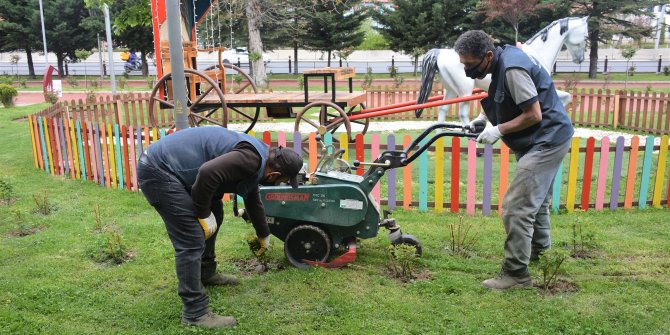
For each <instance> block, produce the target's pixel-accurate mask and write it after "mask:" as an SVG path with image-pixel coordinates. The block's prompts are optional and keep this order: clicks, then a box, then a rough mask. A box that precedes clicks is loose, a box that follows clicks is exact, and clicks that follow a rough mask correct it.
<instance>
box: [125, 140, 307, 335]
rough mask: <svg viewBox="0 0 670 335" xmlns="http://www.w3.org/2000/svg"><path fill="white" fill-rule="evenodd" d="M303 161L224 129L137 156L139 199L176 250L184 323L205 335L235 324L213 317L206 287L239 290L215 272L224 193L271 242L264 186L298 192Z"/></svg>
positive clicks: (164, 143) (263, 246)
mask: <svg viewBox="0 0 670 335" xmlns="http://www.w3.org/2000/svg"><path fill="white" fill-rule="evenodd" d="M302 165H303V162H302V158H301V157H300V156H299V155H298V154H297V153H295V152H294V151H292V150H290V149H286V148H282V147H279V148H272V149H269V148H268V146H267V145H266V144H265V143H263V142H261V141H259V140H257V139H256V138H253V137H251V136H249V135H246V134H243V133H238V132H233V131H230V130H227V129H225V128H221V127H199V128H190V129H184V130H181V131H178V132H176V133H174V134H171V135H168V136H166V137H164V138H162V139H160V140H159V141H158V142H155V143H153V144H151V145H150V146H149V147H148V148H147V149H146V151H145V152H144V153H143V154H142V155H141V156H140V159H139V162H138V167H137V180H138V184H139V186H140V188H141V189H142V193H144V196H145V197H146V198H147V200H148V201H149V203H150V204H151V205H152V206H153V207H154V208H155V209H156V211H158V213H159V214H160V216H161V218H162V219H163V221H164V222H165V227H166V228H167V232H168V235H169V236H170V240H171V241H172V245H173V247H174V249H175V263H176V271H177V278H178V279H179V286H178V291H179V296H180V297H181V300H182V303H183V304H184V308H183V312H182V318H181V320H182V323H183V324H186V325H196V326H202V327H206V328H221V327H232V326H235V324H236V321H235V319H234V318H233V317H229V316H219V315H216V314H214V313H212V312H210V311H209V307H208V305H209V298H208V297H207V294H206V292H205V289H204V285H229V284H237V282H238V280H237V278H235V277H233V276H228V275H223V274H220V273H217V272H216V261H215V253H214V245H215V242H216V235H217V233H218V231H219V227H220V226H221V224H222V223H223V204H222V203H221V198H222V197H223V195H224V193H236V194H238V195H240V196H241V197H242V198H243V199H244V203H245V207H246V210H247V213H248V214H249V217H250V219H251V222H252V224H253V227H254V229H255V230H256V236H257V238H258V241H259V243H260V245H261V249H260V250H259V256H260V254H262V253H263V252H265V250H267V248H268V247H269V243H270V231H269V228H268V226H267V223H266V222H265V210H264V209H263V203H262V202H261V199H260V196H259V189H258V185H259V184H266V183H267V184H277V183H279V182H287V183H289V184H290V185H291V186H293V187H294V188H296V187H298V181H297V174H298V172H299V171H300V169H301V168H302Z"/></svg>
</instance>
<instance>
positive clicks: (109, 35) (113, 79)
mask: <svg viewBox="0 0 670 335" xmlns="http://www.w3.org/2000/svg"><path fill="white" fill-rule="evenodd" d="M102 9H103V12H104V13H105V30H106V31H107V55H108V57H109V60H108V62H109V74H110V81H111V83H112V96H114V95H116V77H115V76H114V50H113V47H112V27H111V25H110V23H109V21H110V20H109V6H107V4H104V5H103V7H102Z"/></svg>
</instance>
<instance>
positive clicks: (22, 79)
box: [19, 78, 28, 88]
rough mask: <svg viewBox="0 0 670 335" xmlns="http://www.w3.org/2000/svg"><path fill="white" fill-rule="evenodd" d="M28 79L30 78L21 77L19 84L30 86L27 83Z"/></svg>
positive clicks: (23, 86) (24, 86)
mask: <svg viewBox="0 0 670 335" xmlns="http://www.w3.org/2000/svg"><path fill="white" fill-rule="evenodd" d="M27 81H28V80H27V79H26V78H19V86H20V87H22V88H26V87H28V85H26V82H27Z"/></svg>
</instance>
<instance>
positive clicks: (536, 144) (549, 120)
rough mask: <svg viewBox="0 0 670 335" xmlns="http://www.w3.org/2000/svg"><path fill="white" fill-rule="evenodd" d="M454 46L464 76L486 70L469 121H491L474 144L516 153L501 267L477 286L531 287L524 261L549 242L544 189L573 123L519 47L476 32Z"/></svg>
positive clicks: (543, 75) (475, 75) (475, 123)
mask: <svg viewBox="0 0 670 335" xmlns="http://www.w3.org/2000/svg"><path fill="white" fill-rule="evenodd" d="M454 49H455V50H456V53H458V55H459V56H460V60H461V63H463V65H464V67H465V73H466V75H467V76H468V77H470V78H473V79H482V78H484V76H486V75H487V74H489V73H490V74H491V76H492V77H491V85H490V86H489V91H488V97H487V98H485V99H483V100H482V102H481V104H482V108H483V109H484V113H481V114H480V115H479V117H477V118H476V119H475V120H473V121H472V122H471V123H470V127H471V128H472V129H475V128H478V127H479V126H483V125H486V124H487V121H490V122H491V124H492V126H491V125H487V126H486V128H485V129H484V131H483V132H482V133H481V134H480V135H479V137H478V138H477V142H479V143H485V144H493V143H495V142H496V141H498V139H501V138H502V140H503V142H505V144H506V145H507V146H508V147H509V148H510V149H512V150H513V151H514V153H515V155H516V159H517V166H516V172H515V175H514V179H513V180H512V182H511V183H510V185H509V188H508V190H507V193H506V194H505V198H504V199H503V204H502V219H503V224H504V226H505V231H506V232H507V240H506V241H505V259H504V261H503V264H502V271H501V272H500V274H499V275H498V276H497V277H496V278H492V279H488V280H485V281H484V282H483V283H482V284H483V285H484V287H486V288H489V289H497V290H507V289H510V288H515V287H525V286H532V284H533V283H532V280H531V278H530V274H529V273H528V263H529V262H530V261H533V260H536V259H538V258H539V255H540V254H542V252H544V251H545V250H547V249H548V248H549V247H551V237H550V223H549V200H550V190H551V186H552V182H553V180H554V177H555V176H556V172H557V171H558V168H559V166H560V164H561V162H562V161H563V157H564V156H565V154H566V153H567V152H568V149H569V148H570V142H571V138H572V134H573V133H574V130H573V128H572V123H571V122H570V118H569V117H568V115H567V113H566V112H565V108H564V107H563V104H561V102H560V100H559V98H558V95H557V94H556V88H555V87H554V83H553V81H552V80H551V77H550V76H549V73H547V71H545V70H544V69H543V68H542V66H541V65H540V63H539V62H538V61H537V60H535V59H534V58H532V57H529V56H528V55H527V54H526V53H524V52H523V51H521V50H520V49H517V48H516V47H513V46H510V45H507V46H505V47H503V48H500V47H498V48H495V47H494V45H493V40H492V39H491V37H490V36H489V35H487V34H486V33H484V32H483V31H481V30H473V31H468V32H466V33H464V34H463V35H461V36H460V37H459V38H458V40H457V41H456V43H455V45H454Z"/></svg>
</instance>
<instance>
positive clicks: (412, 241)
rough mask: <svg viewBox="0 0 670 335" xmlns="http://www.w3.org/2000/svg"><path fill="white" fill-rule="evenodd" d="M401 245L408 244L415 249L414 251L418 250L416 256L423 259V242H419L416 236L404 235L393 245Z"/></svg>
mask: <svg viewBox="0 0 670 335" xmlns="http://www.w3.org/2000/svg"><path fill="white" fill-rule="evenodd" d="M399 244H406V245H409V246H412V247H414V250H416V255H417V256H419V257H421V253H422V252H423V248H422V247H421V242H419V240H418V239H417V238H416V237H414V235H408V234H402V236H400V239H399V240H397V241H395V242H393V245H399Z"/></svg>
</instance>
